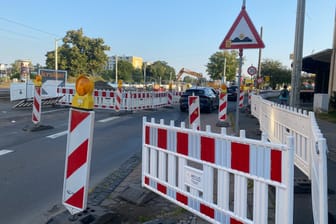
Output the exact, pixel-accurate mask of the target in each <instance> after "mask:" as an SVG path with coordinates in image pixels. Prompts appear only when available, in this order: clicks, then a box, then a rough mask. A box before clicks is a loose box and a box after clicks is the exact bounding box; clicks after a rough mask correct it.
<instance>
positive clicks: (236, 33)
mask: <svg viewBox="0 0 336 224" xmlns="http://www.w3.org/2000/svg"><path fill="white" fill-rule="evenodd" d="M264 47H265V45H264V43H263V41H262V40H261V38H260V36H259V34H258V32H257V30H256V29H255V27H254V25H253V23H252V21H251V19H250V17H249V16H248V15H247V12H246V10H245V7H243V8H242V10H241V11H240V13H239V15H238V17H237V19H236V20H235V22H234V23H233V25H232V27H231V29H230V30H229V32H228V34H226V36H225V38H224V40H223V42H222V43H221V45H220V46H219V49H243V48H264Z"/></svg>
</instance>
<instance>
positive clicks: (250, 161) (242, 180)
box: [142, 117, 294, 224]
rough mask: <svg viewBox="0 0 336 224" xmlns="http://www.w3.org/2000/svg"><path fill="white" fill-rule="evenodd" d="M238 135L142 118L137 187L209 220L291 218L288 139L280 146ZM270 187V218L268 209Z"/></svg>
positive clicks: (281, 220) (287, 220)
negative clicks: (271, 208) (140, 163)
mask: <svg viewBox="0 0 336 224" xmlns="http://www.w3.org/2000/svg"><path fill="white" fill-rule="evenodd" d="M240 134H241V137H235V136H229V135H226V129H225V128H222V133H213V132H211V130H210V126H207V127H206V131H200V130H197V129H196V128H195V127H194V129H188V128H186V127H185V124H184V123H181V127H176V126H174V121H170V125H166V124H165V122H164V120H163V119H161V120H160V123H159V124H158V123H155V119H154V118H152V119H151V122H148V121H147V118H146V117H144V118H143V140H142V141H143V145H142V186H143V187H146V188H148V189H149V190H151V191H153V192H155V193H157V194H159V195H160V196H162V197H164V198H166V199H167V200H169V201H171V202H173V203H175V204H177V205H179V206H180V207H182V208H185V209H187V210H189V211H190V212H192V213H194V214H196V215H198V216H200V217H201V218H203V219H205V220H207V221H209V222H211V223H218V224H219V223H236V224H241V223H256V224H264V223H269V220H272V219H273V223H276V224H280V223H281V224H282V223H286V224H291V223H293V178H294V165H293V156H294V152H293V138H292V137H288V138H287V140H288V144H287V145H285V144H274V143H270V142H268V141H267V139H266V137H265V136H264V137H263V139H262V140H261V141H258V140H252V139H247V138H245V132H244V131H241V133H240ZM271 188H273V189H274V190H275V200H274V201H275V206H274V209H275V211H274V217H271V215H270V214H271V213H269V212H268V210H269V206H268V201H269V193H270V189H271ZM251 195H252V199H249V198H250V196H251ZM250 205H251V206H250ZM249 211H251V213H250V212H249ZM271 222H272V221H271Z"/></svg>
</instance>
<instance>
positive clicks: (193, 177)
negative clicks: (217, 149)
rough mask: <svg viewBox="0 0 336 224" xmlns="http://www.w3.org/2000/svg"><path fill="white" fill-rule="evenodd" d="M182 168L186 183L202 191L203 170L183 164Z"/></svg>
mask: <svg viewBox="0 0 336 224" xmlns="http://www.w3.org/2000/svg"><path fill="white" fill-rule="evenodd" d="M184 168H185V172H184V174H185V182H186V184H187V185H188V186H190V187H192V188H195V189H197V190H199V191H203V186H204V185H203V172H202V171H201V170H198V169H195V168H192V167H189V166H185V167H184Z"/></svg>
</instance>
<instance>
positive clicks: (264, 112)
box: [251, 93, 328, 224]
mask: <svg viewBox="0 0 336 224" xmlns="http://www.w3.org/2000/svg"><path fill="white" fill-rule="evenodd" d="M267 94H270V93H267ZM251 112H252V115H253V116H255V117H256V118H257V119H258V120H259V124H260V130H261V131H262V132H265V133H267V134H268V137H269V140H270V141H271V142H274V143H284V142H285V141H286V138H287V136H293V138H294V152H295V154H294V156H295V157H294V162H295V166H296V167H298V168H299V169H300V170H301V171H302V172H303V173H304V174H305V175H307V177H308V178H309V179H310V180H311V189H312V190H311V194H312V195H311V196H312V208H313V211H312V213H313V217H314V223H321V224H326V223H328V203H327V202H328V183H327V182H328V181H327V178H328V174H327V173H328V170H327V150H328V149H327V144H326V139H325V138H324V137H323V135H322V133H321V130H320V129H319V127H318V125H317V122H316V119H315V114H314V112H309V113H308V112H307V111H305V110H304V111H302V110H301V109H297V108H293V107H289V106H285V105H280V104H277V103H275V102H271V101H268V100H265V99H263V98H262V95H252V99H251Z"/></svg>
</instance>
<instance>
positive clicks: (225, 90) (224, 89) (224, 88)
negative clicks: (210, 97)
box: [221, 84, 227, 93]
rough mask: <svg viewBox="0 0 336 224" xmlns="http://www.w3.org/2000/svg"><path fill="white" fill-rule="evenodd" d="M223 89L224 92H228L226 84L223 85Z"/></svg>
mask: <svg viewBox="0 0 336 224" xmlns="http://www.w3.org/2000/svg"><path fill="white" fill-rule="evenodd" d="M221 91H222V93H227V87H226V85H225V84H222V85H221Z"/></svg>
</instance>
